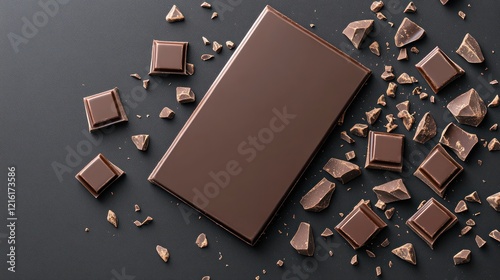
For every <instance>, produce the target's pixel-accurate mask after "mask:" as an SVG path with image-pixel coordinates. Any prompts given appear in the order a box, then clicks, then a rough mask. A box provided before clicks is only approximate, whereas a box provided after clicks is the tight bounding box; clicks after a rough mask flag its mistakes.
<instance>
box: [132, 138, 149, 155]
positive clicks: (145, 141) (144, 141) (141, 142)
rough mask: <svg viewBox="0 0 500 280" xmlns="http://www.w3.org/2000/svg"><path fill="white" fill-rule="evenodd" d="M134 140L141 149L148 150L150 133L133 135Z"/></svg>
mask: <svg viewBox="0 0 500 280" xmlns="http://www.w3.org/2000/svg"><path fill="white" fill-rule="evenodd" d="M131 138H132V142H133V143H134V145H135V146H136V147H137V149H138V150H139V151H146V150H147V149H148V146H149V135H148V134H138V135H133V136H132V137H131Z"/></svg>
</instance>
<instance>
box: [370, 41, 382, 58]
mask: <svg viewBox="0 0 500 280" xmlns="http://www.w3.org/2000/svg"><path fill="white" fill-rule="evenodd" d="M368 48H369V49H370V51H371V52H372V53H373V54H374V55H376V56H380V45H379V44H378V42H377V41H373V43H371V44H370V46H369V47H368Z"/></svg>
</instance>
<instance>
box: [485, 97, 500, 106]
mask: <svg viewBox="0 0 500 280" xmlns="http://www.w3.org/2000/svg"><path fill="white" fill-rule="evenodd" d="M499 104H500V97H499V96H498V94H497V95H495V97H494V98H493V100H492V101H491V102H490V103H489V104H488V107H490V108H495V107H498V105H499Z"/></svg>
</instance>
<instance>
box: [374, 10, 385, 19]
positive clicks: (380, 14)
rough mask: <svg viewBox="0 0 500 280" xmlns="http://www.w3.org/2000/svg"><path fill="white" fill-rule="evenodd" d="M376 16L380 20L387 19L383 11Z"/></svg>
mask: <svg viewBox="0 0 500 280" xmlns="http://www.w3.org/2000/svg"><path fill="white" fill-rule="evenodd" d="M376 16H377V18H378V19H379V20H387V17H386V16H385V15H384V14H383V13H382V12H378V13H377V14H376Z"/></svg>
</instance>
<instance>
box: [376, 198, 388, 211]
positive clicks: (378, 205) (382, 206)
mask: <svg viewBox="0 0 500 280" xmlns="http://www.w3.org/2000/svg"><path fill="white" fill-rule="evenodd" d="M375 207H376V208H378V209H380V210H382V211H384V210H385V208H386V207H387V205H386V204H385V202H383V201H382V200H380V199H379V200H377V203H375Z"/></svg>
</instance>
